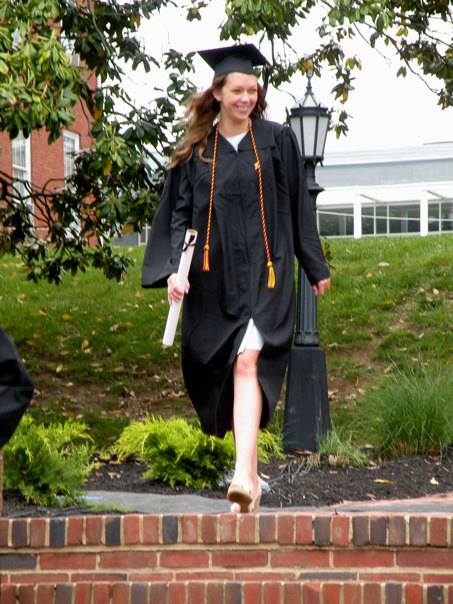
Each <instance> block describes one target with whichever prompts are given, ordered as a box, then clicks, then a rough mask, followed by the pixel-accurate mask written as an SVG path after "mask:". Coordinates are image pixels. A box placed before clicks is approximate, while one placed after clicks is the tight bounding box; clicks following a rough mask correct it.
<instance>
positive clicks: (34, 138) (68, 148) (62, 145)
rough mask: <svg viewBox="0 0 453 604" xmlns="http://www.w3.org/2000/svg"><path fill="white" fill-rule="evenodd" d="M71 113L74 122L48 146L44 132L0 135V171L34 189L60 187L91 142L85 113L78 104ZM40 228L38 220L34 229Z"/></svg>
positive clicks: (46, 134)
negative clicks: (76, 156)
mask: <svg viewBox="0 0 453 604" xmlns="http://www.w3.org/2000/svg"><path fill="white" fill-rule="evenodd" d="M92 80H93V81H92V82H90V84H91V85H92V87H93V88H94V87H95V85H96V80H95V77H94V76H92ZM73 113H74V118H75V119H74V122H73V123H72V124H71V126H70V128H68V129H67V130H64V131H63V135H62V136H61V137H60V138H59V139H58V140H57V141H56V142H54V143H52V144H51V145H49V143H48V133H47V132H46V131H45V130H40V131H35V132H32V134H31V135H30V136H29V137H28V138H24V137H23V135H22V134H19V135H18V136H17V137H16V138H15V139H13V140H11V139H10V137H9V135H8V134H7V133H6V132H0V171H1V172H5V173H6V174H8V175H11V176H12V177H13V178H15V179H18V180H25V181H28V182H30V183H31V184H32V185H33V186H34V187H37V188H38V189H41V188H42V187H44V185H46V184H47V183H48V184H49V188H50V189H56V188H59V187H61V186H62V184H63V181H64V179H65V178H67V177H68V176H70V175H71V174H72V171H73V169H74V157H75V154H77V153H78V152H79V151H80V150H82V149H86V148H87V147H89V146H90V145H91V143H92V138H91V137H90V134H89V132H90V116H89V113H88V112H87V110H86V109H85V111H84V108H83V107H82V105H81V103H77V105H76V106H75V108H74V111H73ZM17 186H18V187H20V184H18V185H17ZM42 226H43V225H42V224H40V220H39V217H38V218H37V220H36V227H37V229H39V228H40V227H42Z"/></svg>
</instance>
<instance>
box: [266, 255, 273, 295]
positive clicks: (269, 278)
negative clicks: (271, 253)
mask: <svg viewBox="0 0 453 604" xmlns="http://www.w3.org/2000/svg"><path fill="white" fill-rule="evenodd" d="M267 268H268V269H269V272H268V275H267V287H268V288H269V289H274V287H275V271H274V266H273V264H272V262H271V261H269V262H268V263H267Z"/></svg>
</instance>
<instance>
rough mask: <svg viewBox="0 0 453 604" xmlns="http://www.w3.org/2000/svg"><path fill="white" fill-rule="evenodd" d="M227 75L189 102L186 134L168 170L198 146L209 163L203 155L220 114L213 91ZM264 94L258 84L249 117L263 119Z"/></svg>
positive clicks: (177, 147)
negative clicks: (256, 97)
mask: <svg viewBox="0 0 453 604" xmlns="http://www.w3.org/2000/svg"><path fill="white" fill-rule="evenodd" d="M227 77H228V76H227V75H223V76H218V77H217V78H214V80H213V82H212V84H211V86H210V87H209V88H207V89H206V90H204V91H203V92H200V93H198V94H195V95H194V96H193V97H192V98H191V99H190V101H189V103H188V105H187V109H186V114H185V115H186V124H187V125H186V132H185V134H184V135H183V137H182V138H181V140H180V141H179V143H178V144H177V146H176V149H175V151H174V153H173V155H172V157H171V160H170V168H174V167H175V166H177V165H179V164H181V163H183V162H184V161H186V160H187V159H188V158H189V157H190V156H191V155H192V150H193V148H194V146H195V145H197V144H198V145H199V148H198V154H199V156H200V158H201V159H202V160H203V161H206V162H209V161H210V160H209V159H207V158H205V157H204V155H203V153H204V152H205V151H206V147H207V144H208V136H209V134H210V132H211V130H212V126H213V123H214V120H215V119H216V117H217V116H218V114H219V112H220V103H219V101H217V100H216V99H215V98H214V94H213V93H214V91H216V90H221V88H222V87H223V86H224V84H225V82H226V79H227ZM265 96H266V93H265V91H264V89H263V87H262V86H260V84H258V100H257V102H256V105H255V107H254V109H253V111H252V113H251V115H250V117H251V118H252V119H253V118H262V117H264V114H265V110H266V100H265Z"/></svg>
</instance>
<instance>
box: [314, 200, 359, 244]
mask: <svg viewBox="0 0 453 604" xmlns="http://www.w3.org/2000/svg"><path fill="white" fill-rule="evenodd" d="M318 217H319V233H320V235H322V236H323V237H329V236H330V237H341V236H343V237H346V236H351V235H353V233H354V216H353V208H352V206H345V207H342V208H337V207H334V208H326V209H324V208H323V209H322V210H318Z"/></svg>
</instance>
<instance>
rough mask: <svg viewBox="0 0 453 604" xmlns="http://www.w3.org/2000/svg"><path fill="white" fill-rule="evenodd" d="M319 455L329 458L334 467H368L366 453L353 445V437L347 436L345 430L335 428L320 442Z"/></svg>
mask: <svg viewBox="0 0 453 604" xmlns="http://www.w3.org/2000/svg"><path fill="white" fill-rule="evenodd" d="M318 453H319V455H320V456H321V457H328V459H329V463H332V465H337V466H355V467H358V468H363V467H365V466H367V465H368V457H367V456H366V455H365V453H363V451H361V450H360V449H359V448H357V447H355V446H354V445H353V444H352V435H351V434H350V435H349V436H346V434H345V431H344V430H340V429H337V428H336V427H334V426H333V427H332V430H330V432H329V433H328V434H326V436H324V437H323V438H321V439H320V440H319V451H318Z"/></svg>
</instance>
